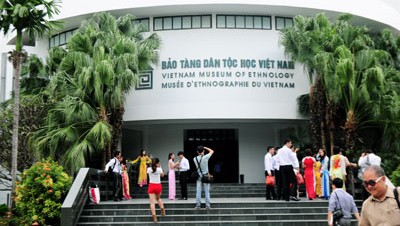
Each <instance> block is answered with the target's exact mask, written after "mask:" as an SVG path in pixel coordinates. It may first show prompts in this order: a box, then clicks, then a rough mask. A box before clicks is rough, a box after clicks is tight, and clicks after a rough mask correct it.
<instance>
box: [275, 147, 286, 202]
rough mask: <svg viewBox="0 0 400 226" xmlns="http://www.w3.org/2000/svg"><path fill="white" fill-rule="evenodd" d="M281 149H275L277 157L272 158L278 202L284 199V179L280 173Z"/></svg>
mask: <svg viewBox="0 0 400 226" xmlns="http://www.w3.org/2000/svg"><path fill="white" fill-rule="evenodd" d="M278 150H279V147H276V148H275V152H276V153H275V155H274V156H273V157H272V158H273V159H274V170H275V172H274V173H275V185H276V186H275V187H276V200H281V199H282V197H283V196H282V190H283V188H282V177H281V173H280V171H279V155H278Z"/></svg>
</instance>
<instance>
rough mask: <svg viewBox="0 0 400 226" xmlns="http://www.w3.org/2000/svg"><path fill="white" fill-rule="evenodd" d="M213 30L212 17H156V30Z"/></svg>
mask: <svg viewBox="0 0 400 226" xmlns="http://www.w3.org/2000/svg"><path fill="white" fill-rule="evenodd" d="M204 28H211V15H198V16H173V17H172V16H171V17H155V18H154V30H155V31H162V30H180V29H204Z"/></svg>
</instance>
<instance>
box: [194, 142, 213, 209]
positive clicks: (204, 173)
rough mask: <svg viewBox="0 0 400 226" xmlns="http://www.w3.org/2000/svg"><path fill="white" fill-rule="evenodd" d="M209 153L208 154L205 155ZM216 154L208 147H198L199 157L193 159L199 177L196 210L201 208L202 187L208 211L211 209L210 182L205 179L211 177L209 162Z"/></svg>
mask: <svg viewBox="0 0 400 226" xmlns="http://www.w3.org/2000/svg"><path fill="white" fill-rule="evenodd" d="M205 151H207V152H208V153H207V154H204V153H205ZM213 154H214V150H212V149H211V148H208V147H203V146H198V147H197V156H196V157H194V158H193V161H194V164H195V166H196V169H197V173H198V174H199V177H198V179H197V181H196V207H195V208H196V209H200V207H201V189H202V188H201V187H202V185H203V187H204V193H205V197H206V209H207V210H209V209H211V204H210V181H207V180H205V179H204V178H205V177H209V176H210V175H209V172H208V160H209V159H210V157H211V156H212V155H213Z"/></svg>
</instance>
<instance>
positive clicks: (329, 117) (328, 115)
mask: <svg viewBox="0 0 400 226" xmlns="http://www.w3.org/2000/svg"><path fill="white" fill-rule="evenodd" d="M325 120H326V124H327V125H328V129H329V141H330V142H329V143H330V153H331V156H332V155H333V147H335V121H334V120H333V102H332V99H331V98H328V101H327V104H326V111H325Z"/></svg>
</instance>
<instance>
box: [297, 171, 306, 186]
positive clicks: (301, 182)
mask: <svg viewBox="0 0 400 226" xmlns="http://www.w3.org/2000/svg"><path fill="white" fill-rule="evenodd" d="M296 179H297V184H304V178H303V176H302V175H301V173H297V174H296Z"/></svg>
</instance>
